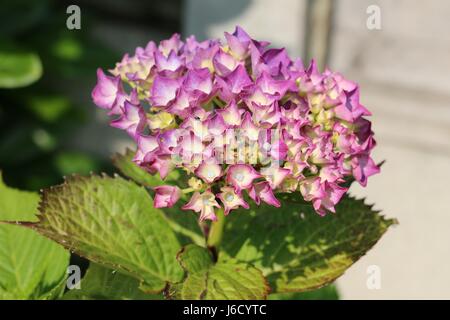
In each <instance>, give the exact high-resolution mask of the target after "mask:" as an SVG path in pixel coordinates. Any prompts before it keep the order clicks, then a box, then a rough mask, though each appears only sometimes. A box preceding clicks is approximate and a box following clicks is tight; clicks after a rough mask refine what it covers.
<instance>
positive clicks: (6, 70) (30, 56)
mask: <svg viewBox="0 0 450 320" xmlns="http://www.w3.org/2000/svg"><path fill="white" fill-rule="evenodd" d="M41 75H42V65H41V60H40V59H39V57H38V56H37V55H36V54H35V53H32V52H26V51H21V50H16V49H11V48H9V47H8V48H5V47H3V46H2V45H0V88H17V87H24V86H27V85H29V84H31V83H33V82H35V81H36V80H38V79H39V78H40V77H41Z"/></svg>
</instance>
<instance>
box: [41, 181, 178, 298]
mask: <svg viewBox="0 0 450 320" xmlns="http://www.w3.org/2000/svg"><path fill="white" fill-rule="evenodd" d="M33 227H34V228H35V229H36V230H38V231H39V232H40V233H42V234H43V235H45V236H47V237H49V238H51V239H53V240H55V241H57V242H59V243H61V244H62V245H63V246H65V247H66V248H70V250H73V251H75V252H76V253H78V254H79V255H81V256H84V257H86V258H88V259H89V260H91V261H94V262H97V263H101V264H105V265H107V266H110V267H111V268H113V269H118V270H122V271H124V272H127V273H129V274H130V275H133V276H134V277H136V278H138V279H141V280H143V282H144V287H145V291H146V292H155V293H156V292H160V291H162V290H163V289H164V287H165V285H166V282H167V281H170V282H177V281H179V280H180V279H181V278H182V275H183V271H182V269H181V267H180V266H179V265H178V263H177V261H176V258H175V256H176V253H177V252H178V250H179V249H180V244H179V243H178V240H177V238H176V237H175V234H174V233H173V231H172V230H171V228H170V226H169V224H168V223H167V221H166V219H165V218H164V216H163V213H162V212H161V211H160V210H158V209H155V208H154V207H153V201H152V199H151V197H150V196H149V194H148V193H147V192H146V190H145V189H144V188H142V187H139V186H137V185H136V184H135V183H133V182H131V181H127V180H124V179H122V178H120V177H115V178H110V177H107V176H102V177H99V176H91V177H80V176H73V177H71V178H69V179H67V181H66V183H64V184H62V185H60V186H57V187H53V188H51V189H49V190H46V191H45V192H44V194H43V200H42V203H41V208H40V215H39V222H37V223H35V224H34V225H33Z"/></svg>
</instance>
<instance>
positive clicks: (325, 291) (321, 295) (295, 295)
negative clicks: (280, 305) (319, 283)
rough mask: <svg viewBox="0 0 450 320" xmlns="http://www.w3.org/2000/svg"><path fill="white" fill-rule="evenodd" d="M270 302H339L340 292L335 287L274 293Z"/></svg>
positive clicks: (331, 285)
mask: <svg viewBox="0 0 450 320" xmlns="http://www.w3.org/2000/svg"><path fill="white" fill-rule="evenodd" d="M269 300H339V292H338V290H337V288H336V286H335V285H333V284H330V285H328V286H325V287H322V288H319V289H317V290H312V291H305V292H286V293H273V294H270V295H269Z"/></svg>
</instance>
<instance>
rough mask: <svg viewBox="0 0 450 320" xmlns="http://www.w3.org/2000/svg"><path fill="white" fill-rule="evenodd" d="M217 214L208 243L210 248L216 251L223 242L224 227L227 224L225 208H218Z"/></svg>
mask: <svg viewBox="0 0 450 320" xmlns="http://www.w3.org/2000/svg"><path fill="white" fill-rule="evenodd" d="M216 216H217V220H216V221H213V222H212V223H211V229H210V230H209V235H208V241H207V244H208V247H209V248H213V249H214V250H215V251H218V247H219V246H220V243H221V242H222V236H223V228H224V226H225V216H224V214H223V209H219V210H217V213H216Z"/></svg>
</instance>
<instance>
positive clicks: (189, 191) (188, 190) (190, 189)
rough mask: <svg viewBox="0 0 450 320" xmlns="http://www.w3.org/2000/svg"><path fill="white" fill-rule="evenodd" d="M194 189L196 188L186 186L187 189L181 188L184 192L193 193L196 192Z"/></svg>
mask: <svg viewBox="0 0 450 320" xmlns="http://www.w3.org/2000/svg"><path fill="white" fill-rule="evenodd" d="M194 191H195V190H194V188H186V189H182V190H181V192H182V193H184V194H186V193H191V192H194Z"/></svg>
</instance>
